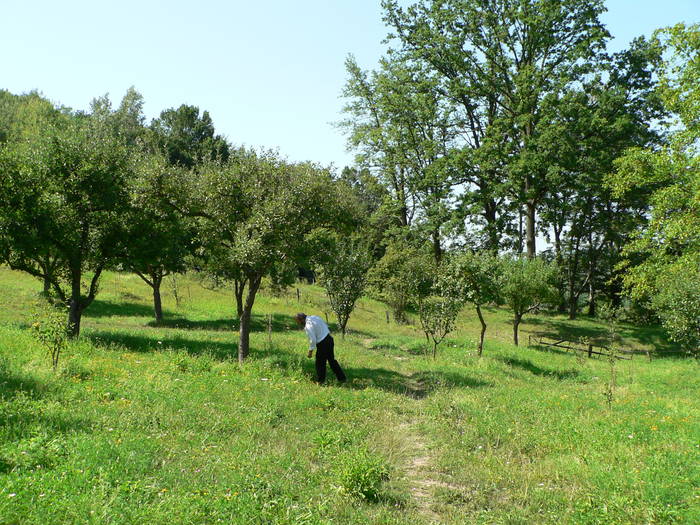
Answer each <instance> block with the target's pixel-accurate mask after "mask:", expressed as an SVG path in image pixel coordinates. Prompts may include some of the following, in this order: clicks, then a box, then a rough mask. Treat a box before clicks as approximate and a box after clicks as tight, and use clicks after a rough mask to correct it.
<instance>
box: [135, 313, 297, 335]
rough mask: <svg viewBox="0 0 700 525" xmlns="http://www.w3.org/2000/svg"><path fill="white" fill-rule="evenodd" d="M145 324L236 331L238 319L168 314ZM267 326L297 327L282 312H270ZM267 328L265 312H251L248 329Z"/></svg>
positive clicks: (254, 330)
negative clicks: (158, 321) (190, 317)
mask: <svg viewBox="0 0 700 525" xmlns="http://www.w3.org/2000/svg"><path fill="white" fill-rule="evenodd" d="M147 325H148V326H151V327H157V328H181V329H185V330H210V331H232V332H237V331H238V319H237V318H236V317H226V318H223V319H204V320H191V319H185V318H184V317H178V316H175V315H168V316H167V317H166V318H165V319H163V321H161V322H160V323H157V322H155V321H150V322H149V323H147ZM269 327H270V328H271V330H272V331H273V332H285V331H290V330H296V329H297V325H296V322H295V321H294V319H293V318H292V317H291V316H289V315H283V314H272V319H271V323H270V325H269ZM267 330H268V316H267V314H253V315H252V318H251V320H250V331H251V332H267Z"/></svg>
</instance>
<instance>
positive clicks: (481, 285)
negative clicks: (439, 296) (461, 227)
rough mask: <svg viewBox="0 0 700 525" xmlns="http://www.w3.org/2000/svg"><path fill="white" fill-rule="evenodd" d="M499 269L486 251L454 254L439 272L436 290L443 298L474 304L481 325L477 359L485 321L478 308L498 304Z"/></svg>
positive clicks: (500, 273)
mask: <svg viewBox="0 0 700 525" xmlns="http://www.w3.org/2000/svg"><path fill="white" fill-rule="evenodd" d="M502 275H503V274H502V270H501V265H500V260H499V259H498V258H497V257H496V256H494V255H493V254H491V253H490V252H481V253H472V252H466V253H461V254H457V255H454V256H453V257H452V258H451V259H450V260H449V263H448V264H446V265H444V266H443V267H442V268H441V269H440V280H439V285H438V286H439V288H440V289H441V290H442V293H443V294H444V295H447V296H450V297H454V298H456V299H458V300H461V301H462V302H463V303H465V302H466V303H470V304H472V305H474V308H475V310H476V315H477V316H478V317H479V322H480V323H481V333H480V336H479V346H478V353H479V356H481V354H482V352H483V348H484V335H485V334H486V321H485V320H484V315H483V313H482V311H481V308H482V307H483V306H485V305H487V304H490V303H499V302H500V301H501V294H500V289H501V281H502Z"/></svg>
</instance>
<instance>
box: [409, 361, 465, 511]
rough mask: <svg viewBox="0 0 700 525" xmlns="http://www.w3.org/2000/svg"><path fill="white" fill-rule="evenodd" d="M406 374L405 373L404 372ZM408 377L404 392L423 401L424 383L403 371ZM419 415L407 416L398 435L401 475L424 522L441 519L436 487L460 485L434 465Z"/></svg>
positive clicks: (418, 400)
mask: <svg viewBox="0 0 700 525" xmlns="http://www.w3.org/2000/svg"><path fill="white" fill-rule="evenodd" d="M404 375H405V374H404ZM405 377H406V379H407V393H408V394H409V395H410V396H411V397H413V398H414V399H415V402H416V403H422V400H423V398H425V395H426V393H427V392H426V390H427V387H426V385H425V384H424V383H423V382H422V381H421V380H420V379H416V378H415V377H414V376H412V375H405ZM419 427H420V421H419V420H418V419H415V418H413V419H406V420H404V421H403V422H402V423H400V424H399V426H398V431H399V432H398V434H399V435H400V436H401V438H400V439H401V441H402V442H403V447H404V449H403V450H402V456H403V457H404V458H405V460H404V475H405V478H406V482H407V484H408V487H409V492H410V494H411V499H412V501H413V504H414V505H415V506H416V509H417V510H418V512H419V514H420V515H422V516H423V517H424V518H425V520H426V522H427V523H431V524H439V523H443V520H442V519H441V517H440V515H439V514H437V513H436V512H435V510H434V508H435V503H436V499H435V491H436V490H438V489H441V488H442V489H452V490H459V489H460V487H458V486H456V485H454V484H452V483H448V482H445V481H443V480H442V479H441V477H443V476H442V475H441V474H440V472H439V471H438V470H437V468H436V466H435V456H434V454H433V453H432V451H431V448H430V446H429V442H428V440H427V439H426V437H425V435H424V434H423V433H422V432H421V430H420V428H419Z"/></svg>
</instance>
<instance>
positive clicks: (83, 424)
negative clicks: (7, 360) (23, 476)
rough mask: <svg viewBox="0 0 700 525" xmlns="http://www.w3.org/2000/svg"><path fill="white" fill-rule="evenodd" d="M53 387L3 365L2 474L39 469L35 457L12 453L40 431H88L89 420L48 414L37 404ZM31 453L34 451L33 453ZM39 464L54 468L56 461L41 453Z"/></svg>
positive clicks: (0, 383)
mask: <svg viewBox="0 0 700 525" xmlns="http://www.w3.org/2000/svg"><path fill="white" fill-rule="evenodd" d="M50 390H51V389H50V388H49V387H47V386H46V385H45V384H43V383H40V382H39V381H36V380H34V379H31V378H27V377H22V376H20V375H18V374H16V373H14V372H12V371H10V370H7V369H6V368H4V367H2V366H1V365H0V403H2V404H5V406H6V408H5V409H4V410H0V428H3V429H4V432H3V433H4V438H5V439H4V445H5V447H4V449H5V452H6V453H7V455H6V454H3V451H0V474H7V473H9V472H12V471H13V470H16V469H22V468H30V467H35V466H36V465H35V464H34V463H32V460H33V458H32V456H31V454H30V455H29V456H25V455H24V454H26V451H25V452H22V453H21V454H19V453H18V452H17V451H16V450H15V451H14V453H13V452H12V449H13V444H14V443H17V442H21V441H24V440H26V439H28V438H31V437H35V431H36V428H37V427H38V428H41V430H42V433H47V434H49V435H50V436H51V439H53V436H54V435H59V434H69V433H73V432H76V431H87V430H88V429H90V427H91V423H90V422H89V421H87V420H83V419H76V418H72V417H67V416H65V415H63V414H46V413H45V412H44V410H43V409H42V408H40V407H39V405H37V404H36V403H35V402H36V401H38V400H40V399H41V398H43V397H44V396H46V394H48V393H49V392H50ZM30 452H31V451H30ZM38 461H39V464H42V466H44V467H51V466H52V465H53V459H52V458H48V463H47V459H46V457H45V455H44V454H39V460H38Z"/></svg>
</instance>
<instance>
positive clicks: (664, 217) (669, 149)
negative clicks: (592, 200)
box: [609, 24, 700, 349]
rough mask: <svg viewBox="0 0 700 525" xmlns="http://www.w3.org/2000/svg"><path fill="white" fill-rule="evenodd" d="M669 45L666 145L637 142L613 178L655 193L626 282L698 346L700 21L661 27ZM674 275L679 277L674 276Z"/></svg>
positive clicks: (624, 187)
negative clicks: (641, 145) (642, 146)
mask: <svg viewBox="0 0 700 525" xmlns="http://www.w3.org/2000/svg"><path fill="white" fill-rule="evenodd" d="M655 38H656V39H657V40H656V41H657V43H658V45H659V46H661V49H662V50H663V52H664V55H663V57H664V60H663V61H662V63H661V64H660V66H659V71H658V74H659V76H660V84H659V87H658V94H659V97H660V98H661V100H662V101H663V103H664V105H665V107H666V108H667V109H668V110H669V111H671V112H673V114H674V115H675V117H676V118H675V122H673V123H672V127H670V131H671V134H670V140H669V143H668V145H667V146H666V147H664V148H660V149H656V150H651V149H640V148H637V149H632V150H630V151H629V152H627V154H626V155H624V156H623V157H622V158H620V159H619V160H618V161H617V172H616V173H615V174H614V175H613V176H612V177H611V178H610V180H609V184H610V186H611V187H612V189H613V191H614V193H615V194H616V195H618V196H619V197H621V198H624V197H626V196H628V195H629V194H631V193H634V192H639V191H644V192H649V193H651V197H650V204H651V213H650V220H649V223H648V225H647V228H646V229H644V230H643V231H641V232H640V233H639V234H638V236H637V238H636V239H635V240H634V241H633V242H631V243H630V244H628V245H627V246H626V247H625V249H624V255H625V256H626V257H627V260H626V261H625V262H624V263H623V264H622V268H623V269H624V270H625V273H624V277H623V282H624V285H625V286H626V288H627V289H628V290H629V291H630V293H631V294H632V296H633V297H634V298H635V299H642V300H648V301H650V303H649V304H651V306H652V308H654V310H655V311H656V313H657V315H659V317H660V318H661V319H662V322H663V323H664V325H665V326H666V327H667V329H668V330H669V332H670V333H672V334H673V337H674V338H675V339H676V340H678V341H682V342H683V343H684V344H686V345H689V346H688V349H695V348H696V341H697V337H698V336H697V323H696V321H693V320H692V319H690V317H691V316H692V315H694V314H695V312H697V307H696V305H695V301H694V300H693V299H691V298H690V297H691V296H692V294H693V293H695V288H694V286H695V285H694V284H693V281H694V279H695V278H696V277H697V275H698V254H700V234H699V233H698V232H700V219H699V218H700V204H699V203H700V155H698V144H699V141H700V127H699V126H698V115H699V114H700V88H699V87H698V86H700V60H699V59H698V56H700V26H698V25H694V26H689V27H686V26H685V25H683V24H679V25H677V26H674V27H672V28H668V29H665V30H662V31H659V32H657V33H656V35H655ZM670 275H674V276H676V277H677V278H678V280H676V279H672V278H670V277H669V276H670Z"/></svg>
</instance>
